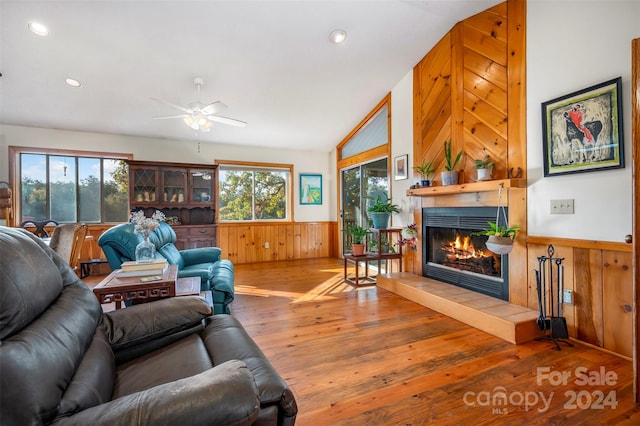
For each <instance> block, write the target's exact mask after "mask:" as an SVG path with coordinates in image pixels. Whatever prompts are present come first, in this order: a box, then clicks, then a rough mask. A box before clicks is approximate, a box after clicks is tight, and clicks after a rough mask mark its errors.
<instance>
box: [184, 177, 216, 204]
mask: <svg viewBox="0 0 640 426" xmlns="http://www.w3.org/2000/svg"><path fill="white" fill-rule="evenodd" d="M189 179H190V184H191V194H190V196H191V202H192V203H203V204H207V205H210V204H211V202H212V201H213V173H212V171H211V170H196V169H189Z"/></svg>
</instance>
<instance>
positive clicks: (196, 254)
mask: <svg viewBox="0 0 640 426" xmlns="http://www.w3.org/2000/svg"><path fill="white" fill-rule="evenodd" d="M221 254H222V249H220V248H218V247H200V248H193V249H186V250H180V255H182V260H183V261H184V265H185V266H189V265H197V264H198V263H213V262H217V261H218V260H220V255H221Z"/></svg>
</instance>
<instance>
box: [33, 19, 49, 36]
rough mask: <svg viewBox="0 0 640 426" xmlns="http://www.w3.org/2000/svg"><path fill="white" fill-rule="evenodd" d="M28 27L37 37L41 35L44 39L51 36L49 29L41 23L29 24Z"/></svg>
mask: <svg viewBox="0 0 640 426" xmlns="http://www.w3.org/2000/svg"><path fill="white" fill-rule="evenodd" d="M28 27H29V30H31V32H32V33H34V34H36V35H39V36H42V37H46V36H48V35H49V29H48V28H47V27H45V26H44V25H42V24H41V23H40V22H29V25H28Z"/></svg>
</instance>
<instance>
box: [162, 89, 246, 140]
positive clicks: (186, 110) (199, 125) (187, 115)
mask: <svg viewBox="0 0 640 426" xmlns="http://www.w3.org/2000/svg"><path fill="white" fill-rule="evenodd" d="M193 84H194V85H195V86H196V91H197V95H198V101H197V102H193V103H191V104H189V106H188V107H183V106H180V105H177V104H174V103H172V102H168V101H165V100H162V99H158V98H151V99H152V100H154V101H156V102H160V103H162V104H165V105H167V106H170V107H172V108H175V109H177V110H179V111H182V112H183V114H179V115H167V116H161V117H153V118H154V119H157V120H163V119H168V118H182V119H183V120H184V122H185V123H186V124H187V126H189V127H190V128H192V129H193V130H200V131H201V132H208V131H210V130H211V127H212V126H213V122H217V123H222V124H229V125H232V126H238V127H245V126H246V125H247V123H245V122H244V121H240V120H236V119H234V118H228V117H222V116H219V115H217V113H218V112H219V111H221V110H223V109H225V108H227V106H226V105H225V104H223V103H222V102H220V101H214V102H211V103H209V104H207V105H203V104H202V102H201V101H200V89H201V88H202V86H204V80H203V79H202V78H200V77H196V78H194V79H193Z"/></svg>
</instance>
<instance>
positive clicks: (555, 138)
mask: <svg viewBox="0 0 640 426" xmlns="http://www.w3.org/2000/svg"><path fill="white" fill-rule="evenodd" d="M621 81H622V78H621V77H618V78H616V79H613V80H610V81H605V82H604V83H600V84H597V85H595V86H591V87H587V88H586V89H582V90H579V91H577V92H573V93H569V94H568V95H564V96H560V97H559V98H555V99H552V100H550V101H547V102H544V103H543V104H542V131H543V134H542V138H543V142H542V149H543V155H544V175H545V176H556V175H565V174H569V173H580V172H593V171H598V170H605V169H620V168H624V144H623V130H622V87H621V86H622V83H621Z"/></svg>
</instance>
